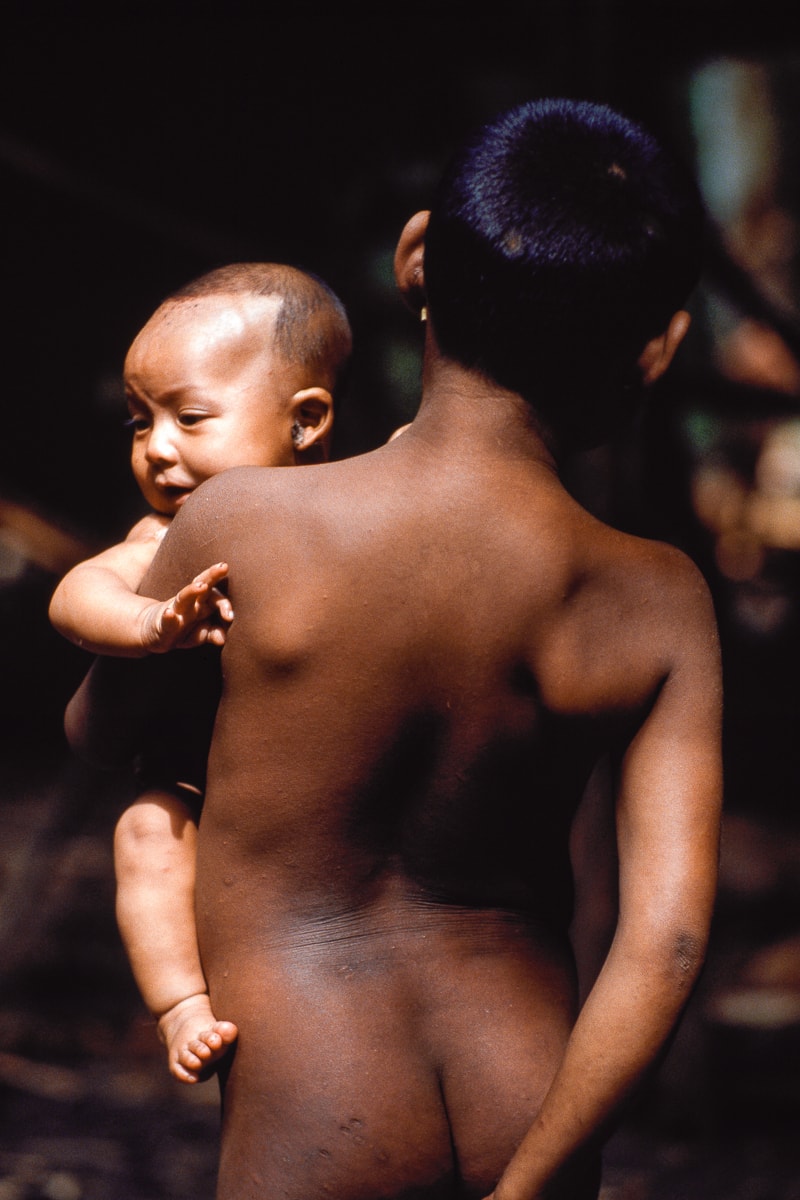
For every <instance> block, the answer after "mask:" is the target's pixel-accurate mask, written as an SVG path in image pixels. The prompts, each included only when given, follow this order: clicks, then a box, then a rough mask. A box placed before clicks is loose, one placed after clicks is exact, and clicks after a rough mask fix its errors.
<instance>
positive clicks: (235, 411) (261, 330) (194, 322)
mask: <svg viewBox="0 0 800 1200" xmlns="http://www.w3.org/2000/svg"><path fill="white" fill-rule="evenodd" d="M279 303H280V301H279V300H276V299H275V298H274V297H272V296H263V297H250V296H220V297H217V296H208V297H202V298H198V299H196V300H184V301H181V302H180V303H168V304H166V305H163V306H162V307H161V308H160V309H159V310H158V311H157V312H156V313H155V315H154V316H153V317H152V318H151V319H150V320H149V321H148V323H147V324H146V325H145V327H144V329H143V330H142V331H141V333H140V334H139V335H138V337H137V338H136V339H135V341H134V342H133V345H132V346H131V348H130V350H129V351H128V355H127V357H126V359H125V392H126V396H127V400H128V408H129V411H130V415H131V426H132V428H133V448H132V452H131V465H132V467H133V473H134V475H135V477H136V481H137V483H138V484H139V487H140V488H141V490H142V493H143V495H144V497H145V499H146V500H147V502H148V503H149V504H150V505H151V506H152V507H153V508H154V509H155V510H156V512H160V513H164V514H166V515H168V516H173V515H174V514H175V513H176V512H177V510H178V508H179V507H180V506H181V504H182V503H183V502H184V500H185V499H186V497H187V496H188V495H189V494H190V493H191V492H193V491H194V489H195V488H196V487H197V486H198V484H200V483H202V482H203V481H204V480H205V479H208V478H210V477H211V476H212V475H216V474H218V472H220V471H224V470H226V469H227V468H229V467H246V466H253V467H281V466H292V465H293V464H294V462H295V458H294V449H293V445H292V432H291V424H292V418H291V411H290V405H289V400H290V398H291V396H292V395H293V394H294V392H295V391H296V390H297V388H298V386H299V385H298V383H297V377H296V376H297V373H296V371H295V370H293V369H292V367H291V366H290V365H289V364H287V363H285V362H284V361H283V360H282V359H281V358H280V357H279V356H277V355H274V354H273V353H272V351H271V342H272V326H273V322H274V316H275V313H276V312H277V309H278V306H279Z"/></svg>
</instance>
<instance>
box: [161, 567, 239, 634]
mask: <svg viewBox="0 0 800 1200" xmlns="http://www.w3.org/2000/svg"><path fill="white" fill-rule="evenodd" d="M227 574H228V564H227V563H216V565H215V566H213V567H208V568H207V569H206V570H205V571H201V572H200V574H199V575H197V576H195V578H194V579H193V580H192V582H191V583H189V584H187V586H186V587H184V588H181V590H180V591H179V592H178V594H177V596H174V597H173V598H172V600H165V601H162V602H158V601H155V600H154V601H153V603H152V604H151V605H149V606H148V607H147V608H146V609H145V610H144V612H143V613H142V617H141V622H142V623H141V630H142V646H143V647H144V649H145V650H147V651H149V652H150V653H151V654H164V653H166V651H168V650H186V649H190V648H191V647H193V646H205V645H208V644H211V645H214V646H223V645H224V644H225V638H226V636H227V629H226V628H225V626H226V625H227V624H230V622H231V621H232V620H233V608H232V606H231V602H230V600H229V599H228V597H227V596H226V595H225V594H224V593H223V592H221V591H220V590H219V588H218V587H217V584H218V583H220V582H221V581H222V580H223V579H224V578H225V577H226V575H227ZM220 622H224V624H220Z"/></svg>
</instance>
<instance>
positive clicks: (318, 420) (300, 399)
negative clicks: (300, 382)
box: [290, 387, 333, 465]
mask: <svg viewBox="0 0 800 1200" xmlns="http://www.w3.org/2000/svg"><path fill="white" fill-rule="evenodd" d="M290 405H291V420H292V445H293V447H294V457H295V462H296V463H297V464H298V465H299V464H301V463H318V462H327V459H328V455H329V452H330V440H331V433H332V431H333V397H332V396H331V394H330V392H329V391H328V390H327V388H321V387H311V388H303V390H302V391H300V392H295V394H294V395H293V396H292V399H291V401H290Z"/></svg>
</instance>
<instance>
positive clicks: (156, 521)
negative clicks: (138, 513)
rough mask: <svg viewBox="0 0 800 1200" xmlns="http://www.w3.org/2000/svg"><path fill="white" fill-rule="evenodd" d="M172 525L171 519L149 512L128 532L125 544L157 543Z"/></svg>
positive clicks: (161, 514)
mask: <svg viewBox="0 0 800 1200" xmlns="http://www.w3.org/2000/svg"><path fill="white" fill-rule="evenodd" d="M171 524H172V518H171V517H166V516H164V514H163V513H157V512H150V513H147V515H146V516H144V517H142V518H141V520H140V521H137V522H136V524H135V525H134V526H133V528H132V529H130V530H129V531H128V534H127V536H126V538H125V541H126V542H127V543H136V542H155V543H158V542H160V541H161V540H162V538H163V537H164V534H165V533H166V532H167V530H168V529H169V527H170V525H171Z"/></svg>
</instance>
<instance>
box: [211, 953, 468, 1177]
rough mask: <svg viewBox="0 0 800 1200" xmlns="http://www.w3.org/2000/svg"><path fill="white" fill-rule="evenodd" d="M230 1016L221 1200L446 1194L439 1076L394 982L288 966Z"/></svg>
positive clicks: (406, 998) (448, 1170) (396, 975)
mask: <svg viewBox="0 0 800 1200" xmlns="http://www.w3.org/2000/svg"><path fill="white" fill-rule="evenodd" d="M235 1008H236V1012H237V1023H238V1025H239V1043H238V1046H237V1050H236V1054H235V1057H234V1061H233V1064H232V1067H231V1071H230V1075H229V1077H228V1079H227V1082H226V1084H225V1089H224V1102H223V1138H222V1150H221V1160H220V1176H219V1191H218V1200H244V1198H245V1197H247V1198H250V1197H262V1196H270V1197H272V1196H276V1195H280V1196H281V1197H286V1198H287V1200H295V1198H296V1200H313V1198H314V1197H317V1196H319V1197H326V1198H330V1197H335V1198H336V1200H382V1198H384V1197H385V1198H386V1200H389V1198H395V1197H397V1198H399V1197H411V1196H414V1197H423V1196H425V1197H428V1196H429V1197H439V1196H452V1195H453V1194H454V1183H453V1155H452V1145H451V1139H450V1130H449V1126H448V1122H447V1114H446V1112H445V1108H444V1104H443V1100H442V1095H441V1089H440V1086H439V1081H438V1075H437V1072H436V1067H435V1064H434V1063H433V1062H432V1061H431V1056H430V1053H429V1051H428V1048H427V1046H426V1045H425V1043H424V1039H421V1037H420V1028H419V1023H418V1021H417V1019H416V1013H415V1002H414V999H413V996H412V995H411V993H410V989H406V988H405V987H404V985H403V972H402V971H397V970H394V969H392V968H391V967H390V966H386V965H382V964H380V963H374V962H373V963H371V964H370V965H368V966H364V965H361V966H359V965H356V966H346V967H341V966H340V967H337V968H331V967H328V966H324V967H321V966H320V965H319V964H302V963H294V964H293V965H292V966H291V968H290V969H284V970H282V971H276V972H275V971H273V972H271V973H270V977H269V978H268V979H266V978H264V977H263V976H262V978H261V980H259V981H258V984H257V985H256V986H255V987H248V989H247V995H245V996H242V995H240V997H239V1002H238V1003H236V1005H235ZM226 1011H227V1010H226ZM231 1011H233V1009H231Z"/></svg>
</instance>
